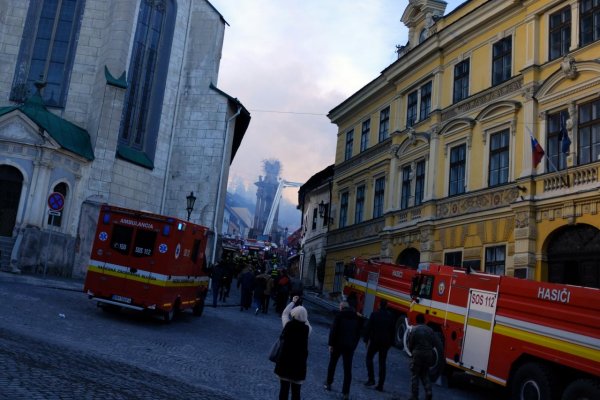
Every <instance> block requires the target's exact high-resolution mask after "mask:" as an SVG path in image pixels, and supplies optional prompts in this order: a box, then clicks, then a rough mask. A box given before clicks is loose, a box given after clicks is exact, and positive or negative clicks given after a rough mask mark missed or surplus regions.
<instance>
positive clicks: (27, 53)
mask: <svg viewBox="0 0 600 400" xmlns="http://www.w3.org/2000/svg"><path fill="white" fill-rule="evenodd" d="M84 3H85V1H84V0H31V1H30V3H29V11H28V13H27V20H26V22H25V29H23V38H22V40H21V48H20V50H19V59H18V61H17V67H16V70H15V78H14V81H13V86H12V90H11V93H10V99H11V100H13V101H19V102H22V101H24V100H25V99H26V98H27V97H29V96H30V95H31V94H33V93H35V90H36V89H35V86H34V83H35V82H36V81H44V82H46V87H45V88H44V90H43V93H42V98H43V99H44V103H45V104H46V105H47V106H51V107H64V105H65V102H66V97H67V88H68V86H69V78H70V76H71V68H72V66H73V59H74V58H75V46H76V43H77V37H78V35H79V28H80V26H81V16H82V14H83V8H84Z"/></svg>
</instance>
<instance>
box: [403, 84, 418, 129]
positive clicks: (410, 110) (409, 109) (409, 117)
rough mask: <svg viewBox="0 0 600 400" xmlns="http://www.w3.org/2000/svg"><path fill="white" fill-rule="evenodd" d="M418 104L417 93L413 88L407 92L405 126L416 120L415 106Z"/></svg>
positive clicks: (412, 123) (411, 124) (409, 125)
mask: <svg viewBox="0 0 600 400" xmlns="http://www.w3.org/2000/svg"><path fill="white" fill-rule="evenodd" d="M418 104H419V93H418V92H417V91H416V90H415V91H414V92H412V93H409V95H408V99H407V103H406V127H411V126H413V125H414V124H415V123H416V122H417V106H418Z"/></svg>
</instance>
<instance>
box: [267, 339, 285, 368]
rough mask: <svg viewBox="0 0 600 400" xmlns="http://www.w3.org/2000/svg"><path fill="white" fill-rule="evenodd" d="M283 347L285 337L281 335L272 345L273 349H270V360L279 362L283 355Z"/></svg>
mask: <svg viewBox="0 0 600 400" xmlns="http://www.w3.org/2000/svg"><path fill="white" fill-rule="evenodd" d="M282 347H283V337H282V336H279V337H278V338H277V340H276V341H275V342H274V343H273V345H272V346H271V350H270V351H269V360H270V361H272V362H274V363H277V362H278V361H279V357H281V348H282Z"/></svg>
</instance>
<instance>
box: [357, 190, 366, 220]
mask: <svg viewBox="0 0 600 400" xmlns="http://www.w3.org/2000/svg"><path fill="white" fill-rule="evenodd" d="M364 209H365V185H360V186H359V187H358V188H356V209H355V210H354V223H356V224H358V223H360V222H362V221H363V218H364Z"/></svg>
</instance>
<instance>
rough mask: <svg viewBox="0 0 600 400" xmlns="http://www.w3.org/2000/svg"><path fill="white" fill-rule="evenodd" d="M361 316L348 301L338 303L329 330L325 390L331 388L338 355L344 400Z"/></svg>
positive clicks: (361, 319) (346, 396)
mask: <svg viewBox="0 0 600 400" xmlns="http://www.w3.org/2000/svg"><path fill="white" fill-rule="evenodd" d="M362 325H363V318H362V316H361V315H360V314H359V313H357V312H356V311H355V310H354V309H353V308H352V307H350V305H348V302H346V301H342V302H341V303H340V311H339V313H337V315H336V316H335V318H334V320H333V323H332V324H331V329H330V330H329V366H328V367H327V381H326V382H325V390H331V384H332V383H333V375H334V374H335V368H336V366H337V362H338V359H339V358H340V356H341V357H342V359H343V361H344V383H343V385H342V394H343V395H344V400H347V399H349V398H350V383H351V382H352V358H353V357H354V350H355V349H356V346H357V345H358V342H359V340H360V332H361V330H362Z"/></svg>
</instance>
